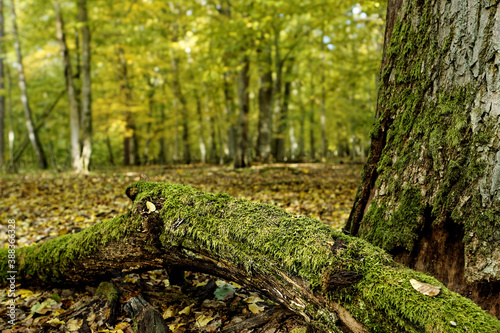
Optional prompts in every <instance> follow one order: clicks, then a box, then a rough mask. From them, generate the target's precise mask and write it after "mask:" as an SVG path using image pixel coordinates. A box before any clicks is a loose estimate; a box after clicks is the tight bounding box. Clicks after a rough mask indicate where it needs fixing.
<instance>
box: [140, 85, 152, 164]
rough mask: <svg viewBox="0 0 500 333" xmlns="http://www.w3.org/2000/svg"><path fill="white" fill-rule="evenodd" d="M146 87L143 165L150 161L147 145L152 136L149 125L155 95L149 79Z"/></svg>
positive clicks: (150, 123)
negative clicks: (146, 113)
mask: <svg viewBox="0 0 500 333" xmlns="http://www.w3.org/2000/svg"><path fill="white" fill-rule="evenodd" d="M148 85H149V89H150V91H149V92H148V109H149V112H148V120H147V121H146V142H145V144H144V158H143V160H144V164H148V162H149V161H150V157H149V145H150V143H151V138H152V136H153V133H151V125H152V123H153V111H154V99H153V98H154V95H155V88H154V86H153V85H151V84H150V82H149V78H148Z"/></svg>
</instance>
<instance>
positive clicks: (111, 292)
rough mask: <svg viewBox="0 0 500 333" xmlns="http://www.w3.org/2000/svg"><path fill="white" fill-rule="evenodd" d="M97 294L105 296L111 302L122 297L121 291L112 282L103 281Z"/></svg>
mask: <svg viewBox="0 0 500 333" xmlns="http://www.w3.org/2000/svg"><path fill="white" fill-rule="evenodd" d="M95 294H96V295H97V296H99V295H102V296H104V297H105V298H106V300H107V301H108V302H109V303H113V302H118V300H119V298H120V292H119V291H118V289H117V288H116V287H115V286H114V285H113V284H112V283H110V282H101V283H100V284H99V287H98V288H97V291H96V293H95Z"/></svg>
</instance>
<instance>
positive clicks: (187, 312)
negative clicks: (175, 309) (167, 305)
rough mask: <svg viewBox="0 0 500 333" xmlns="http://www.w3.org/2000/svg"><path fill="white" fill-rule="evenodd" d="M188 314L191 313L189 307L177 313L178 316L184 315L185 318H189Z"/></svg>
mask: <svg viewBox="0 0 500 333" xmlns="http://www.w3.org/2000/svg"><path fill="white" fill-rule="evenodd" d="M189 313H191V306H186V307H185V308H184V309H182V310H181V311H179V314H185V315H186V316H189Z"/></svg>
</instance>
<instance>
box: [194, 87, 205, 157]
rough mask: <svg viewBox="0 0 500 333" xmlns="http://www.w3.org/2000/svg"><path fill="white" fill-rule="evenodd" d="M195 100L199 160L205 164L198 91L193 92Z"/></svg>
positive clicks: (203, 131) (201, 111) (203, 133)
mask: <svg viewBox="0 0 500 333" xmlns="http://www.w3.org/2000/svg"><path fill="white" fill-rule="evenodd" d="M195 99H196V114H197V115H198V131H199V133H198V141H199V145H200V158H201V164H205V163H206V162H207V145H206V144H205V128H204V126H203V110H202V107H201V100H200V96H199V95H198V91H195Z"/></svg>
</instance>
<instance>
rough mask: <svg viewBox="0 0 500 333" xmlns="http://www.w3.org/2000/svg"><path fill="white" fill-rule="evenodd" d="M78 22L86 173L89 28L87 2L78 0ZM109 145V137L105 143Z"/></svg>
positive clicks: (89, 114)
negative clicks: (80, 45) (80, 43)
mask: <svg viewBox="0 0 500 333" xmlns="http://www.w3.org/2000/svg"><path fill="white" fill-rule="evenodd" d="M78 21H79V22H80V24H81V25H82V26H81V28H80V35H81V36H82V65H81V66H82V68H81V70H80V72H81V75H82V112H81V115H82V121H81V123H82V143H83V148H82V154H81V159H82V160H81V162H80V164H81V167H82V170H83V172H84V173H88V171H89V165H90V156H91V155H92V88H91V77H90V66H91V62H90V28H89V19H88V12H87V0H78ZM106 142H107V143H109V137H108V139H107V141H106Z"/></svg>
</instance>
